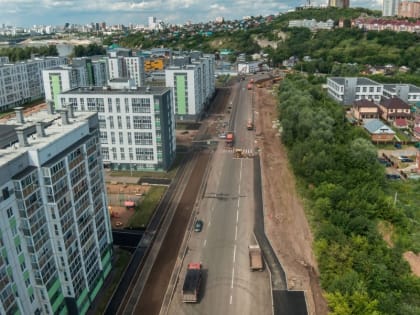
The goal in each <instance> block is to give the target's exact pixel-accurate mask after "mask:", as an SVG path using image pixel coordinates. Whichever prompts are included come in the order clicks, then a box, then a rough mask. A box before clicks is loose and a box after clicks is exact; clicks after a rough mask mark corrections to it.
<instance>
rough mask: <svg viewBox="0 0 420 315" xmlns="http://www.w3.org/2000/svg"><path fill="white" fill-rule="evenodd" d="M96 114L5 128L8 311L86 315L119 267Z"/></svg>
mask: <svg viewBox="0 0 420 315" xmlns="http://www.w3.org/2000/svg"><path fill="white" fill-rule="evenodd" d="M98 127H99V121H98V117H97V114H96V113H86V112H84V113H77V115H76V116H74V114H73V113H69V112H67V111H63V112H62V113H61V115H58V114H53V113H52V111H51V108H50V112H49V113H48V112H46V111H42V112H39V113H35V114H32V115H31V116H29V117H24V116H23V113H22V108H18V109H17V116H16V119H13V120H9V121H8V122H7V125H1V126H0V134H1V135H2V136H1V137H0V138H1V140H0V141H1V149H0V191H1V193H0V207H1V209H2V211H1V212H0V232H1V233H0V252H1V256H0V284H1V285H0V314H59V315H65V314H76V315H79V314H80V315H82V314H86V312H87V310H88V309H89V306H90V304H91V301H92V300H93V299H94V298H95V296H96V295H97V293H98V291H99V290H100V288H101V287H102V285H103V283H104V280H105V277H106V276H107V275H108V274H109V272H110V270H111V268H112V266H111V260H112V234H111V224H110V220H109V213H108V207H107V198H106V188H105V182H104V177H103V166H102V163H101V161H102V157H101V150H100V140H99V132H98Z"/></svg>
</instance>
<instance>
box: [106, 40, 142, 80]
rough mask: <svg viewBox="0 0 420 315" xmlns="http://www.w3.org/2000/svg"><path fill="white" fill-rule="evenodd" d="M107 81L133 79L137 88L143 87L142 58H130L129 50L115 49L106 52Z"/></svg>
mask: <svg viewBox="0 0 420 315" xmlns="http://www.w3.org/2000/svg"><path fill="white" fill-rule="evenodd" d="M107 60H108V74H109V79H110V80H113V79H122V78H129V79H134V81H135V82H136V85H137V86H144V85H145V82H146V74H145V72H144V57H143V56H132V52H131V50H130V49H125V48H115V49H113V50H110V51H108V57H107Z"/></svg>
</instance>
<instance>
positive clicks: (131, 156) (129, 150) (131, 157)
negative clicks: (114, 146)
mask: <svg viewBox="0 0 420 315" xmlns="http://www.w3.org/2000/svg"><path fill="white" fill-rule="evenodd" d="M128 155H129V158H130V161H132V160H134V154H133V148H128Z"/></svg>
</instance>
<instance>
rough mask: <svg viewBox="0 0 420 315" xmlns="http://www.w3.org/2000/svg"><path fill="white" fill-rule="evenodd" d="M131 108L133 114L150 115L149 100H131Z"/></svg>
mask: <svg viewBox="0 0 420 315" xmlns="http://www.w3.org/2000/svg"><path fill="white" fill-rule="evenodd" d="M131 106H132V108H133V113H150V98H133V99H132V100H131Z"/></svg>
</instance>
